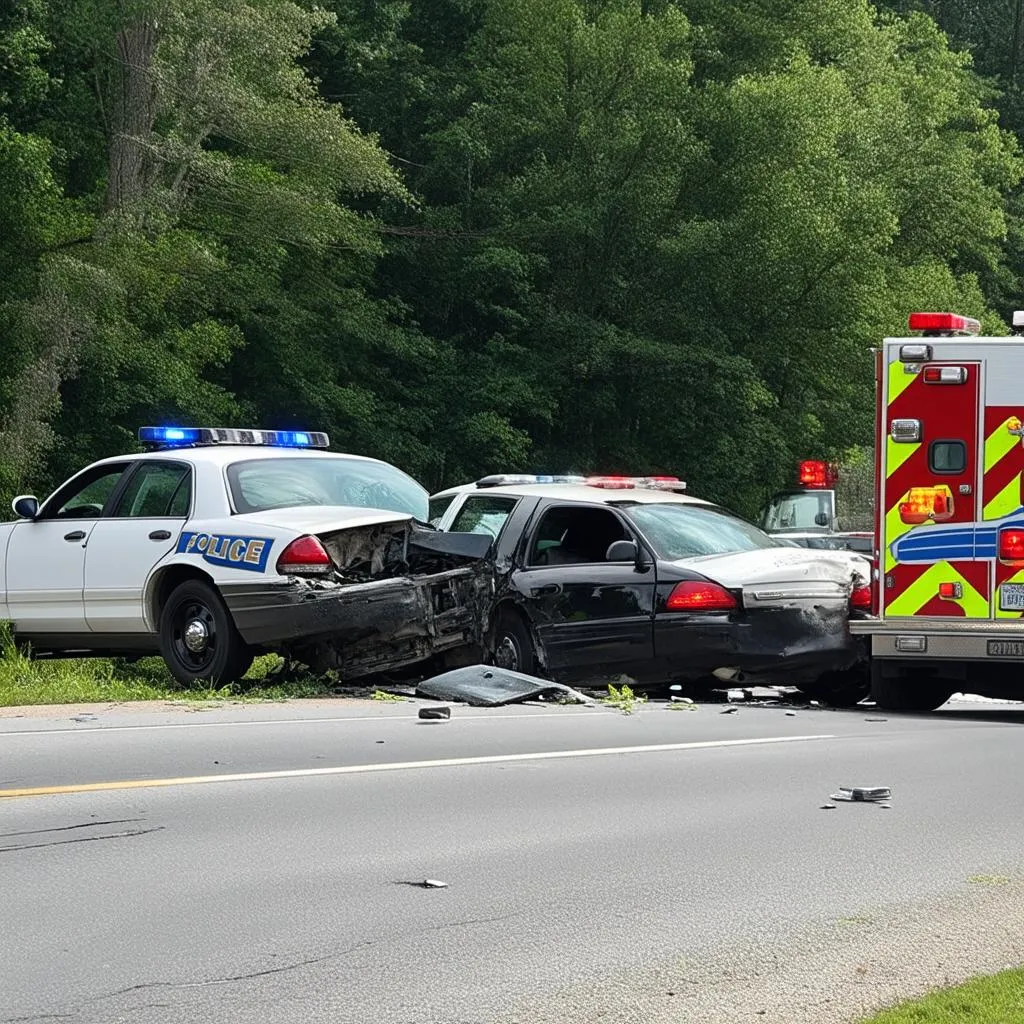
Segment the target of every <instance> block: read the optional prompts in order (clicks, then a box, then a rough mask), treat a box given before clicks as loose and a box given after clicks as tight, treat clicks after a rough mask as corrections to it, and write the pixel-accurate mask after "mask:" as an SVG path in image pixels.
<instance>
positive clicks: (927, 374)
mask: <svg viewBox="0 0 1024 1024" xmlns="http://www.w3.org/2000/svg"><path fill="white" fill-rule="evenodd" d="M923 376H924V382H925V384H965V383H966V382H967V367H966V366H926V367H925V368H924V374H923Z"/></svg>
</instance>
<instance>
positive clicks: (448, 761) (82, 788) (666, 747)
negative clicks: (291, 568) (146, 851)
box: [0, 734, 836, 799]
mask: <svg viewBox="0 0 1024 1024" xmlns="http://www.w3.org/2000/svg"><path fill="white" fill-rule="evenodd" d="M835 738H836V737H835V735H834V734H826V735H821V736H765V737H761V738H759V739H746V740H704V741H700V742H695V743H655V744H651V745H648V746H638V747H594V748H591V749H585V750H549V751H542V752H540V753H534V754H491V755H486V756H483V757H451V758H442V759H439V760H435V761H392V762H389V763H385V764H353V765H342V766H340V767H336V768H293V769H289V770H286V771H276V772H243V773H239V774H237V775H193V776H183V777H180V778H171V779H124V780H120V781H112V782H85V783H72V784H68V785H63V786H61V785H58V786H37V787H33V788H29V789H0V799H3V798H5V797H7V798H10V797H31V796H50V795H54V794H58V793H92V792H99V791H103V790H118V789H150V788H156V787H164V786H196V785H203V784H206V783H211V782H257V781H265V780H268V779H301V778H313V777H314V776H318V775H363V774H369V773H372V772H394V771H409V770H414V769H417V768H461V767H466V766H469V765H483V764H506V763H508V762H512V761H554V760H563V759H568V758H576V757H601V756H606V755H608V754H656V753H665V752H669V751H680V750H705V749H711V748H716V747H749V746H758V745H767V744H772V743H801V742H803V743H806V742H808V741H811V740H834V739H835Z"/></svg>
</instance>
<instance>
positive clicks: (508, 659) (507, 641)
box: [491, 611, 537, 675]
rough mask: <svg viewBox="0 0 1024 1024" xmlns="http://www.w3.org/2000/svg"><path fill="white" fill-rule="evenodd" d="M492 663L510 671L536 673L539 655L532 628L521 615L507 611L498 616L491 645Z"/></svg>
mask: <svg viewBox="0 0 1024 1024" xmlns="http://www.w3.org/2000/svg"><path fill="white" fill-rule="evenodd" d="M491 663H492V664H493V665H495V666H497V667H498V668H505V669H508V670H509V671H510V672H524V673H525V674H526V675H535V674H536V670H537V655H536V652H535V651H534V648H533V639H532V638H531V637H530V630H529V629H528V628H527V625H526V623H525V622H524V621H523V618H522V616H521V615H518V614H517V613H516V612H511V611H506V612H502V613H501V614H500V615H499V616H498V622H497V625H496V626H495V628H494V642H493V644H492V646H491Z"/></svg>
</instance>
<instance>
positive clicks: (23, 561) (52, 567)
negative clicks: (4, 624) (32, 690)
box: [5, 462, 131, 635]
mask: <svg viewBox="0 0 1024 1024" xmlns="http://www.w3.org/2000/svg"><path fill="white" fill-rule="evenodd" d="M130 465H131V463H130V462H119V463H107V464H103V465H99V466H93V467H91V468H89V469H87V470H84V471H83V472H82V473H80V474H79V475H78V476H76V477H73V478H72V479H71V480H69V481H68V482H67V483H66V484H64V486H63V487H61V488H60V489H59V490H58V491H56V492H54V494H53V495H52V496H51V497H50V498H49V499H48V500H47V502H46V503H45V505H44V506H43V508H42V510H41V514H40V515H39V516H38V518H36V519H34V520H32V521H31V522H21V523H16V524H15V526H14V529H13V531H12V533H11V539H10V543H9V544H8V547H7V565H6V567H5V568H6V576H7V603H8V606H9V608H10V613H11V619H12V621H13V622H14V628H15V630H16V631H17V632H19V633H22V634H30V635H31V634H35V633H47V634H52V633H63V634H68V633H70V634H75V633H85V632H87V627H86V622H85V605H84V603H83V600H82V588H83V586H84V581H85V554H86V546H87V544H88V542H89V539H90V537H91V536H92V534H93V533H94V532H95V530H96V527H97V526H98V525H99V524H100V523H102V522H103V519H102V517H103V515H104V512H105V511H106V510H107V506H108V505H109V504H110V501H111V498H112V496H113V494H114V493H115V491H116V490H117V488H118V486H119V485H120V483H121V480H122V477H123V476H124V474H125V470H126V469H128V467H129V466H130Z"/></svg>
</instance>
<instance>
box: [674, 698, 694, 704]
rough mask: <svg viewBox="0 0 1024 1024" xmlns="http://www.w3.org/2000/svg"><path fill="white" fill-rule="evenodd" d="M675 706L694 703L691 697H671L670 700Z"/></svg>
mask: <svg viewBox="0 0 1024 1024" xmlns="http://www.w3.org/2000/svg"><path fill="white" fill-rule="evenodd" d="M669 699H670V700H671V701H672V702H673V703H674V704H692V703H693V701H692V700H691V699H690V698H689V697H670V698H669Z"/></svg>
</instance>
